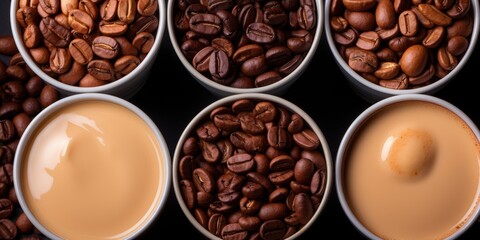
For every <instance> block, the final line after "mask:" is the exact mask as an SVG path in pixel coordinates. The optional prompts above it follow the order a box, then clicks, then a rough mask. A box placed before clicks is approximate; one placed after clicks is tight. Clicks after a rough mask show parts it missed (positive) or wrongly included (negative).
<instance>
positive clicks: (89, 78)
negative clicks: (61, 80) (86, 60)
mask: <svg viewBox="0 0 480 240" xmlns="http://www.w3.org/2000/svg"><path fill="white" fill-rule="evenodd" d="M105 84H107V82H106V81H103V80H98V79H97V78H95V77H94V76H93V75H91V74H89V73H87V74H85V76H83V78H82V79H80V81H79V82H78V86H80V87H98V86H102V85H105Z"/></svg>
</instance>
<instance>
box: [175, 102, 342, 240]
mask: <svg viewBox="0 0 480 240" xmlns="http://www.w3.org/2000/svg"><path fill="white" fill-rule="evenodd" d="M172 167H173V172H172V175H173V185H174V191H175V196H176V198H177V200H178V202H179V205H180V207H181V209H182V210H183V213H184V214H185V216H186V217H187V218H188V220H189V221H190V222H191V223H192V225H193V226H194V227H195V228H196V229H197V230H198V231H199V232H201V233H202V234H203V235H204V236H205V237H207V238H208V239H269V240H273V239H295V238H297V237H299V236H301V235H302V234H303V233H305V232H306V231H307V230H308V229H309V228H310V227H312V226H314V224H315V222H316V220H317V219H318V218H319V217H320V215H321V213H322V210H323V209H324V208H325V205H326V203H327V201H328V198H329V196H330V189H331V186H332V179H333V172H332V160H331V153H330V149H329V146H328V143H327V141H326V139H325V137H324V136H323V134H322V131H321V130H320V128H319V127H318V125H316V123H315V121H314V120H313V119H312V118H310V117H309V115H308V114H307V113H305V112H304V111H302V110H301V109H300V108H299V107H298V106H295V105H294V104H292V103H290V102H288V101H287V100H285V99H283V98H281V97H278V96H275V95H271V94H266V93H243V94H236V95H231V96H227V97H224V98H221V99H219V100H217V101H216V102H214V103H212V104H210V105H209V106H207V107H206V108H204V109H203V110H202V111H201V112H200V113H198V114H197V115H196V116H195V117H194V118H193V119H192V121H191V122H190V123H189V124H188V126H187V127H186V128H185V130H184V132H183V133H182V135H181V137H180V139H179V141H178V143H177V146H176V149H175V152H174V158H173V166H172Z"/></svg>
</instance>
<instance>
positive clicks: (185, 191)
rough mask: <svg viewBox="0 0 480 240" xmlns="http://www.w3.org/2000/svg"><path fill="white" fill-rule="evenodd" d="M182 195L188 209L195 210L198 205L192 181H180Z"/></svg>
mask: <svg viewBox="0 0 480 240" xmlns="http://www.w3.org/2000/svg"><path fill="white" fill-rule="evenodd" d="M180 187H181V193H182V197H183V200H184V201H185V204H186V205H187V208H188V209H194V208H195V207H196V205H197V195H196V190H195V185H194V184H193V182H192V181H190V180H187V179H183V180H182V181H180Z"/></svg>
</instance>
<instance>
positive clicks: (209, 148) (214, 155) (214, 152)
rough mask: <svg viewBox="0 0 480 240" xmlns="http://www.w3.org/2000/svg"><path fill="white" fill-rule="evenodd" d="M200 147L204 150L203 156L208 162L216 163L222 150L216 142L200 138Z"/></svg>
mask: <svg viewBox="0 0 480 240" xmlns="http://www.w3.org/2000/svg"><path fill="white" fill-rule="evenodd" d="M199 145H200V149H201V150H202V157H203V158H204V160H205V161H206V162H209V163H215V162H217V161H218V160H219V158H220V150H219V149H218V147H217V145H216V144H215V143H211V142H207V141H203V140H200V142H199Z"/></svg>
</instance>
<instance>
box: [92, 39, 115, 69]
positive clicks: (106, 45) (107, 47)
mask: <svg viewBox="0 0 480 240" xmlns="http://www.w3.org/2000/svg"><path fill="white" fill-rule="evenodd" d="M92 51H93V52H94V53H95V55H97V56H99V57H101V58H103V59H113V58H115V57H117V56H118V54H119V52H120V47H119V46H118V42H117V41H116V40H115V39H114V38H112V37H108V36H98V37H96V38H95V39H93V42H92ZM99 79H101V78H99Z"/></svg>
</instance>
